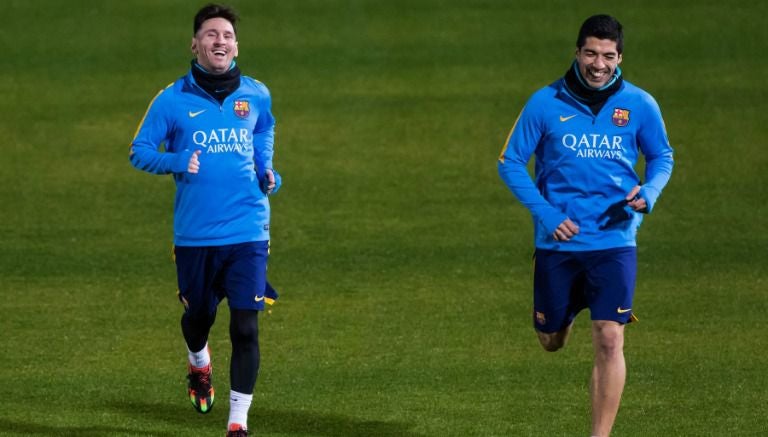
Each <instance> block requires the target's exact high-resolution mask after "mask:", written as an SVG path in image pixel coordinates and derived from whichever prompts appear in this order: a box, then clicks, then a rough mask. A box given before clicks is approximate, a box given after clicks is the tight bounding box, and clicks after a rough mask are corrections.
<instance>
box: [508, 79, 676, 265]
mask: <svg viewBox="0 0 768 437" xmlns="http://www.w3.org/2000/svg"><path fill="white" fill-rule="evenodd" d="M640 152H642V154H643V155H644V157H645V161H646V169H645V179H646V180H645V183H643V184H642V187H641V189H640V193H639V195H640V197H642V198H644V199H645V201H646V203H647V205H648V208H647V211H646V212H650V211H651V210H652V209H653V206H654V204H655V203H656V200H657V199H658V197H659V195H660V194H661V191H662V189H663V188H664V186H665V185H666V184H667V181H669V177H670V175H671V174H672V167H673V159H672V147H670V145H669V139H668V138H667V133H666V129H665V127H664V121H663V120H662V118H661V111H660V110H659V106H658V104H657V103H656V101H655V100H654V99H653V97H652V96H651V95H650V94H648V93H647V92H645V91H643V90H642V89H640V88H638V87H636V86H634V85H632V84H631V83H629V82H627V81H624V83H623V84H622V86H621V87H620V88H619V90H618V91H616V92H615V93H614V94H613V95H611V96H610V97H609V98H608V99H607V100H606V102H605V104H604V105H603V107H602V109H601V110H600V112H599V113H598V114H597V115H594V114H592V112H591V111H590V109H589V107H587V106H586V105H584V104H583V103H581V102H580V101H578V100H576V99H575V98H574V97H573V96H572V95H571V94H570V93H569V92H568V90H567V89H566V86H565V80H564V79H562V78H561V79H559V80H557V81H555V82H554V83H552V84H550V85H549V86H547V87H545V88H542V89H541V90H539V91H537V92H536V93H534V94H533V96H531V98H530V99H529V101H528V103H527V104H526V105H525V107H524V108H523V110H522V112H521V113H520V115H519V116H518V119H517V121H516V122H515V124H514V126H513V127H512V131H511V132H510V134H509V137H508V138H507V142H506V144H505V146H504V149H503V150H502V151H501V156H499V162H498V170H499V175H500V176H501V178H502V179H503V180H504V182H505V183H506V184H507V186H508V187H509V188H510V190H512V192H513V193H514V194H515V196H516V197H517V198H518V199H519V200H520V202H521V203H522V204H523V205H525V206H526V207H527V208H528V209H529V210H530V212H531V215H532V216H533V222H534V234H535V245H536V247H537V248H541V249H549V250H558V251H584V250H602V249H610V248H615V247H627V246H635V245H636V243H635V238H636V235H637V229H638V228H639V226H640V223H641V222H642V220H643V214H641V213H638V212H635V211H633V210H632V209H631V208H629V207H627V206H626V202H625V201H624V199H625V197H626V196H627V195H628V194H629V192H630V191H631V190H632V188H633V187H634V186H636V185H638V184H640V183H641V182H640V178H639V177H638V175H637V173H636V172H635V169H634V167H635V164H636V163H637V160H638V157H639V153H640ZM533 154H535V156H536V159H535V162H536V165H535V184H534V181H532V180H531V177H530V176H529V174H528V171H527V169H526V165H527V163H528V161H529V160H530V158H531V155H533ZM566 218H570V219H571V220H572V221H573V222H574V223H576V224H577V225H578V226H579V234H577V235H576V236H574V237H573V238H571V240H570V241H567V242H558V241H555V240H554V238H553V237H552V233H553V232H554V231H555V229H556V228H557V227H558V226H559V225H560V223H562V222H563V220H565V219H566Z"/></svg>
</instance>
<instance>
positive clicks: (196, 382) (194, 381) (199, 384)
mask: <svg viewBox="0 0 768 437" xmlns="http://www.w3.org/2000/svg"><path fill="white" fill-rule="evenodd" d="M206 370H207V371H206ZM206 370H201V371H197V370H192V371H191V372H189V383H190V385H191V386H192V389H193V390H195V391H198V392H202V393H208V391H209V390H210V389H211V368H210V367H208V368H207V369H206Z"/></svg>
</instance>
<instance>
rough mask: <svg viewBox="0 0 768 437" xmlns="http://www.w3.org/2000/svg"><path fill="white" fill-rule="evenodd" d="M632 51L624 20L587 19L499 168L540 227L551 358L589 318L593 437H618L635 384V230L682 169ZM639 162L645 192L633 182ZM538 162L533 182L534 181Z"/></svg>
mask: <svg viewBox="0 0 768 437" xmlns="http://www.w3.org/2000/svg"><path fill="white" fill-rule="evenodd" d="M623 43H624V36H623V31H622V26H621V24H620V23H619V22H618V21H617V20H616V19H615V18H613V17H610V16H608V15H595V16H592V17H590V18H588V19H587V20H586V21H585V22H584V23H583V24H582V26H581V29H580V31H579V35H578V38H577V41H576V59H575V60H574V62H573V64H572V65H571V67H570V68H569V69H568V70H567V71H566V73H565V75H564V77H562V78H560V79H558V80H557V81H555V82H554V83H552V84H550V85H549V86H547V87H545V88H543V89H541V90H539V91H538V92H536V93H535V94H534V95H533V96H532V97H531V98H530V99H529V101H528V102H527V103H526V105H525V107H524V108H523V111H522V112H521V113H520V115H519V117H518V119H517V121H516V122H515V125H514V127H513V128H512V131H511V132H510V134H509V137H508V138H507V142H506V144H505V145H504V149H503V150H502V152H501V156H500V157H499V162H498V170H499V174H500V175H501V178H502V179H503V180H504V182H505V183H506V184H507V186H508V187H509V188H510V190H512V192H513V193H514V195H515V196H516V197H517V198H518V199H519V200H520V202H521V203H522V204H523V205H525V206H526V207H527V208H528V209H529V210H530V212H531V215H532V217H533V223H534V240H535V255H534V258H535V262H534V278H533V295H534V298H533V314H532V316H533V326H534V329H535V330H536V333H537V335H538V339H539V342H540V343H541V345H542V346H543V347H544V349H545V350H547V351H551V352H554V351H557V350H559V349H560V348H562V347H563V346H564V345H565V343H566V341H567V339H568V335H569V333H570V332H571V327H572V326H573V321H574V319H575V317H576V315H577V314H578V313H579V312H580V311H581V310H583V309H585V308H589V310H590V314H591V319H592V344H593V348H594V367H593V370H592V380H591V387H590V396H591V400H592V405H591V407H592V435H593V436H600V437H605V436H608V435H609V434H610V431H611V428H612V427H613V423H614V421H615V419H616V414H617V412H618V409H619V403H620V400H621V394H622V392H623V389H624V382H625V379H626V366H625V363H624V325H625V324H627V323H629V322H631V321H632V320H636V317H635V316H634V314H633V311H632V306H633V304H632V303H633V299H634V290H635V276H636V270H637V250H636V235H637V230H638V228H639V226H640V223H641V222H642V220H643V215H645V214H647V213H650V212H651V211H652V210H653V208H654V206H655V204H656V200H657V199H658V197H659V195H660V194H661V191H662V189H663V188H664V187H665V186H666V184H667V182H668V181H669V178H670V176H671V174H672V166H673V159H672V148H671V147H670V145H669V140H668V138H667V133H666V130H665V127H664V122H663V120H662V118H661V112H660V110H659V107H658V105H657V104H656V101H655V100H654V99H653V97H651V96H650V95H649V94H648V93H646V92H645V91H643V90H641V89H640V88H638V87H636V86H634V85H632V84H631V83H629V82H627V81H625V80H624V78H623V76H622V72H621V69H620V68H619V64H620V63H621V61H622V53H623V49H624V47H623V45H624V44H623ZM640 154H642V155H644V157H645V161H646V168H645V182H644V183H643V182H641V180H640V177H639V176H638V175H637V173H636V172H635V170H634V167H635V165H636V164H637V161H638V158H639V156H640ZM533 155H535V156H536V159H535V161H536V165H535V182H534V181H533V180H531V177H530V176H529V175H528V172H527V169H526V165H527V163H528V161H529V160H530V158H531V156H533Z"/></svg>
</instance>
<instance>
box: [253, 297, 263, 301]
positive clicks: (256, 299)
mask: <svg viewBox="0 0 768 437" xmlns="http://www.w3.org/2000/svg"><path fill="white" fill-rule="evenodd" d="M253 300H255V301H256V302H261V301H262V300H264V296H256V297H254V298H253Z"/></svg>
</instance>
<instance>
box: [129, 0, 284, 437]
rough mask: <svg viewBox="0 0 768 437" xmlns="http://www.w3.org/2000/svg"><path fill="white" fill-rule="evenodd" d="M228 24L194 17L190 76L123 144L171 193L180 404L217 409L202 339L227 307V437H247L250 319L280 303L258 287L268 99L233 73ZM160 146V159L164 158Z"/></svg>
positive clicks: (264, 238) (264, 224) (265, 242)
mask: <svg viewBox="0 0 768 437" xmlns="http://www.w3.org/2000/svg"><path fill="white" fill-rule="evenodd" d="M236 24H237V15H236V14H235V12H234V11H233V10H232V9H230V8H228V7H224V6H220V5H215V4H211V5H207V6H205V7H203V8H202V9H201V10H200V11H199V12H198V13H197V15H196V16H195V18H194V22H193V37H192V43H191V50H192V53H193V55H194V59H193V60H192V65H191V67H190V70H189V72H188V73H187V74H186V75H185V76H183V77H182V78H180V79H178V80H177V81H176V82H174V83H172V84H171V85H169V86H168V87H167V88H165V89H164V90H163V91H161V92H160V93H159V94H158V95H157V96H156V97H155V99H154V100H153V101H152V102H151V103H150V105H149V109H147V112H146V114H145V115H144V118H143V119H142V121H141V123H140V125H139V128H138V130H137V131H136V135H135V137H134V139H133V141H132V143H131V148H130V161H131V164H133V166H135V167H136V168H138V169H140V170H144V171H147V172H150V173H154V174H171V175H173V178H174V180H175V182H176V202H175V209H174V256H175V261H176V271H177V276H178V297H179V300H180V301H181V303H182V304H183V305H184V313H183V315H182V318H181V331H182V334H183V336H184V340H185V342H186V344H187V356H188V360H189V364H188V374H187V378H188V380H189V384H188V395H189V399H190V401H191V402H192V405H193V406H194V408H195V409H196V410H197V411H199V412H200V413H207V412H208V411H210V410H211V408H212V407H213V403H214V389H213V386H212V382H211V377H212V365H211V356H210V349H209V348H208V334H209V332H210V329H211V326H212V325H213V323H214V320H215V318H216V311H217V308H218V304H219V302H221V301H222V300H223V299H227V301H228V302H229V308H230V326H229V333H230V339H231V342H232V358H231V361H230V380H231V385H230V387H231V390H230V414H229V423H228V426H227V436H232V437H236V436H247V435H248V431H247V427H248V425H247V419H248V410H249V408H250V405H251V400H252V397H253V388H254V385H255V384H256V377H257V373H258V369H259V362H260V358H261V357H260V354H259V341H258V317H257V316H258V312H259V311H260V310H263V309H264V304H265V303H270V302H271V301H273V300H274V299H276V298H277V295H276V293H275V291H274V290H273V289H272V288H271V287H270V285H269V284H268V283H267V281H266V269H267V258H268V251H269V221H270V207H269V200H268V199H267V196H268V195H271V194H274V193H275V192H276V191H277V190H278V188H279V187H280V185H281V178H280V176H279V174H278V173H277V172H276V171H275V170H274V169H273V167H272V155H273V146H274V134H275V119H274V117H273V116H272V112H271V106H272V103H271V97H270V95H269V91H268V90H267V88H266V87H265V86H264V84H262V83H261V82H258V81H256V80H254V79H252V78H250V77H248V76H244V75H241V74H240V69H239V68H238V67H237V65H236V62H235V57H237V55H238V46H237V31H236V27H235V26H236ZM161 146H163V147H164V151H161Z"/></svg>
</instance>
